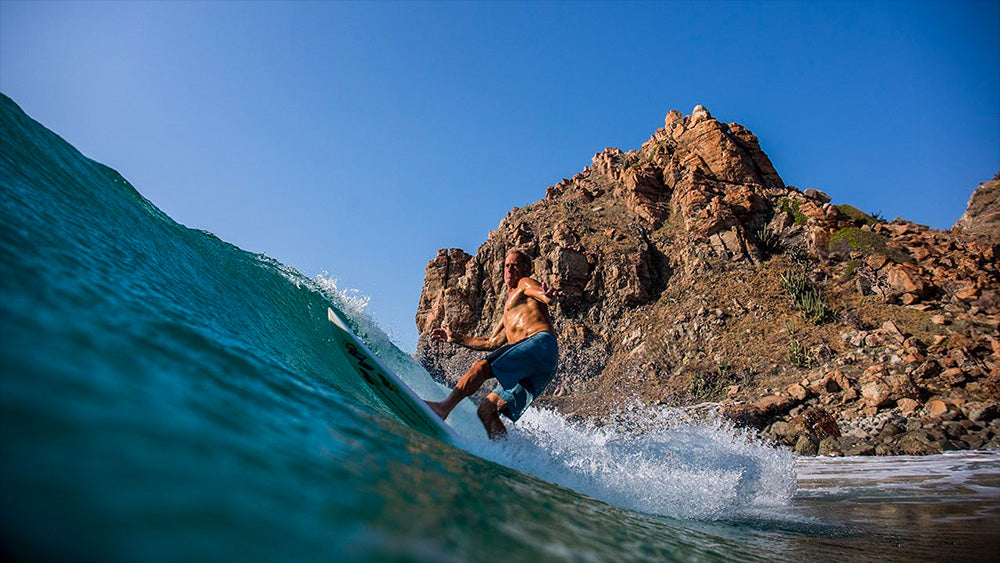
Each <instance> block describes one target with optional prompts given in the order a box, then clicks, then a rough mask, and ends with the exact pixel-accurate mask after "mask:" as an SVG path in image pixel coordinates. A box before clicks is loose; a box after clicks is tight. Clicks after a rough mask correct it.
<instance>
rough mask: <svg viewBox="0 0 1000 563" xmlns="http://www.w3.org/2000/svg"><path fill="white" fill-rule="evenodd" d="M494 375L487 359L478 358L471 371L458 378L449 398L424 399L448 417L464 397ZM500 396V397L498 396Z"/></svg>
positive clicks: (437, 411) (440, 414)
mask: <svg viewBox="0 0 1000 563" xmlns="http://www.w3.org/2000/svg"><path fill="white" fill-rule="evenodd" d="M491 377H493V370H491V369H490V364H489V363H487V362H486V360H478V361H477V362H475V363H474V364H472V367H471V368H469V371H467V372H465V375H463V376H462V378H461V379H459V380H458V384H457V385H455V388H454V389H452V390H451V394H450V395H448V398H447V399H445V400H443V401H441V402H433V401H424V402H425V403H427V406H428V407H430V408H431V410H432V411H434V413H435V414H437V415H438V416H440V417H441V420H445V419H446V418H448V415H449V414H451V411H452V410H453V409H454V408H455V407H456V406H458V403H460V402H461V401H462V399H464V398H466V397H468V396H470V395H472V394H473V393H475V392H476V391H478V390H479V388H480V387H482V386H483V383H486V380H487V379H489V378H491ZM497 398H499V397H497Z"/></svg>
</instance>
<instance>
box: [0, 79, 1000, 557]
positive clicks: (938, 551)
mask: <svg viewBox="0 0 1000 563" xmlns="http://www.w3.org/2000/svg"><path fill="white" fill-rule="evenodd" d="M336 268H337V265H330V269H331V271H332V272H334V274H331V276H335V275H336V274H335V273H336ZM364 304H365V300H364V298H363V297H362V296H361V295H360V294H358V293H357V292H353V291H349V290H345V289H344V288H338V287H337V284H336V282H335V280H334V279H333V277H323V276H321V277H316V278H308V277H305V276H303V275H301V274H300V273H298V272H297V271H296V270H294V269H293V268H290V267H288V266H285V265H282V264H280V263H278V262H276V261H275V260H272V259H270V258H268V257H266V256H261V255H255V254H251V253H248V252H245V251H243V250H241V249H239V248H237V247H235V246H232V245H230V244H228V243H226V242H224V241H222V240H220V239H218V238H217V237H215V236H213V235H212V234H211V233H207V232H203V231H197V230H192V229H188V228H186V227H184V226H182V225H179V224H177V223H176V222H175V221H173V220H172V219H171V218H170V217H168V216H166V215H165V214H163V213H162V212H161V211H159V210H158V209H157V208H156V207H154V206H153V205H152V204H150V203H149V202H148V201H146V200H145V199H144V198H143V197H142V196H141V195H140V194H139V193H138V192H137V191H136V190H135V189H134V188H133V187H132V186H131V185H130V184H129V183H128V182H127V181H126V180H125V179H124V178H122V177H121V176H120V175H119V174H118V173H116V172H115V171H114V170H111V169H110V168H108V167H106V166H103V165H101V164H99V163H96V162H94V161H91V160H89V159H87V158H86V157H84V156H82V155H81V154H80V153H79V152H78V151H76V150H75V149H74V148H73V147H71V146H69V145H68V144H67V143H65V142H64V141H63V140H61V139H60V138H59V137H58V136H57V135H55V134H54V133H52V132H50V131H48V130H46V129H45V128H44V127H42V126H41V125H39V124H38V123H36V122H34V121H33V120H32V119H31V118H29V117H28V116H26V115H25V114H24V113H23V112H22V111H21V110H20V109H19V108H18V107H17V106H16V104H15V103H14V102H13V101H11V100H10V99H9V98H7V97H3V96H0V366H2V379H0V506H2V516H0V518H2V520H0V522H2V524H0V556H2V557H3V558H4V559H7V560H25V561H36V560H39V561H302V560H310V561H317V560H319V561H384V560H390V561H393V560H402V561H488V560H510V561H774V560H778V561H802V560H807V561H811V560H816V561H820V560H831V559H834V558H842V557H850V558H852V559H861V560H900V561H901V560H914V559H916V560H923V559H931V558H944V559H948V560H968V561H977V560H995V559H994V558H995V556H996V553H998V548H1000V454H998V453H997V452H966V453H960V454H948V455H942V456H931V457H928V458H894V459H873V458H869V459H861V458H845V459H808V460H802V459H796V458H795V457H794V456H792V455H791V454H790V453H788V452H787V451H782V450H777V449H774V448H771V447H769V446H768V445H766V444H763V443H760V442H758V441H756V440H755V439H754V438H752V437H751V436H748V435H746V434H744V433H742V432H740V431H738V430H734V429H732V428H729V427H727V426H724V425H721V424H715V425H713V424H704V423H697V422H695V421H691V420H687V419H685V418H684V416H683V415H682V414H679V413H677V412H674V411H669V410H645V409H640V408H637V409H633V410H631V411H625V412H622V413H621V414H620V416H619V417H618V420H617V421H616V422H615V423H613V424H609V425H606V426H603V427H594V426H588V425H585V424H579V423H570V422H568V421H566V420H564V419H563V418H561V417H560V416H559V415H558V413H555V412H551V411H546V410H540V409H531V410H529V412H528V413H527V414H526V415H525V417H524V418H523V419H522V420H521V421H520V422H519V423H518V424H517V425H515V426H513V428H512V432H511V437H510V439H509V440H507V441H505V442H501V443H494V442H490V441H489V440H487V439H486V436H485V433H484V432H483V431H482V428H481V427H480V425H479V423H478V421H477V420H476V417H475V414H474V410H473V407H472V406H471V405H469V404H464V405H462V406H461V407H460V408H459V409H458V410H457V411H456V412H455V413H454V414H453V416H452V418H451V419H449V422H451V423H452V425H453V426H454V427H455V429H456V430H457V431H458V433H459V434H460V436H461V439H460V441H459V443H457V444H453V445H451V444H444V443H441V442H438V441H436V440H434V439H431V438H429V437H427V436H424V435H422V434H420V433H417V432H415V431H413V430H411V429H409V428H408V427H406V426H405V425H403V424H401V423H400V422H398V421H397V420H396V419H395V418H394V417H393V416H392V414H391V413H390V412H389V411H387V410H386V409H385V408H384V407H383V406H382V405H381V404H380V403H379V402H378V400H377V399H376V398H374V397H373V396H372V395H371V394H370V393H369V392H368V391H367V390H366V389H365V387H364V386H363V385H360V384H359V383H358V381H356V379H355V377H354V375H353V373H352V370H351V369H350V368H349V367H348V364H347V363H346V360H345V359H344V358H343V357H342V356H340V354H339V352H337V350H336V347H335V346H334V345H333V335H332V332H331V328H330V326H329V325H328V322H327V321H326V315H325V311H326V308H327V307H328V306H333V307H335V308H336V309H337V310H339V311H341V312H342V313H343V316H344V317H345V318H346V319H347V320H348V322H349V323H350V324H352V325H353V327H354V328H355V329H356V332H358V333H359V335H360V336H361V337H362V338H363V339H364V340H365V341H366V342H367V344H368V345H369V346H370V347H371V348H372V349H373V350H374V351H375V352H376V353H377V354H379V356H380V357H381V358H382V359H383V361H385V362H386V363H387V364H388V365H389V366H390V367H392V368H393V369H394V370H396V371H397V372H398V373H399V374H400V376H401V377H402V378H403V379H404V380H405V381H407V382H408V383H409V384H410V385H411V386H412V387H413V388H414V389H415V390H416V391H417V392H418V394H420V395H421V396H425V397H428V398H440V397H442V396H444V393H445V392H446V390H445V389H443V388H442V387H441V386H439V385H438V384H436V383H434V382H433V381H432V380H431V379H430V377H429V376H428V375H427V373H426V372H425V371H424V370H423V369H422V368H421V367H420V366H419V365H418V364H416V363H415V362H414V361H413V359H412V358H410V357H409V356H408V355H406V354H405V353H403V352H401V351H400V350H399V349H397V348H396V347H395V346H394V345H393V344H392V342H391V341H390V340H389V338H388V337H387V336H386V335H385V334H384V333H383V332H382V331H380V330H379V329H378V327H377V325H376V324H375V323H374V322H372V320H371V319H369V318H368V317H367V316H366V315H365V312H364Z"/></svg>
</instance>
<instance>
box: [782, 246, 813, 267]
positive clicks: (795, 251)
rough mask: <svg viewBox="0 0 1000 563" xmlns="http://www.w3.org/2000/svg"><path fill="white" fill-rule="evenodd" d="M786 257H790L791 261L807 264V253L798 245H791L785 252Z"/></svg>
mask: <svg viewBox="0 0 1000 563" xmlns="http://www.w3.org/2000/svg"><path fill="white" fill-rule="evenodd" d="M786 254H788V257H789V258H791V260H792V262H795V263H796V264H808V263H809V253H808V252H806V251H805V249H803V248H802V247H800V246H793V247H792V248H790V249H788V251H787V252H786Z"/></svg>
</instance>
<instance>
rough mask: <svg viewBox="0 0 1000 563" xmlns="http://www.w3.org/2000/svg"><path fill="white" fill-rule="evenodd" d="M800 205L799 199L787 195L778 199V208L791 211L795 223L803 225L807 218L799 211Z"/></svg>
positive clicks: (787, 211)
mask: <svg viewBox="0 0 1000 563" xmlns="http://www.w3.org/2000/svg"><path fill="white" fill-rule="evenodd" d="M801 205H802V202H801V201H799V200H797V199H789V198H787V197H783V198H781V200H780V201H778V209H779V210H780V211H783V212H785V213H791V214H792V217H794V218H795V224H796V225H805V224H806V222H807V221H808V220H809V218H808V217H806V216H805V214H804V213H802V212H801V211H799V206H801Z"/></svg>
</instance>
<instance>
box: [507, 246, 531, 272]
mask: <svg viewBox="0 0 1000 563" xmlns="http://www.w3.org/2000/svg"><path fill="white" fill-rule="evenodd" d="M511 254H516V255H517V261H518V262H520V263H521V266H523V267H524V269H525V270H527V271H528V272H529V273H530V272H531V270H532V268H531V266H532V262H531V256H528V255H527V254H525V253H523V252H521V251H520V250H511V251H510V252H508V253H507V256H510V255H511Z"/></svg>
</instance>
